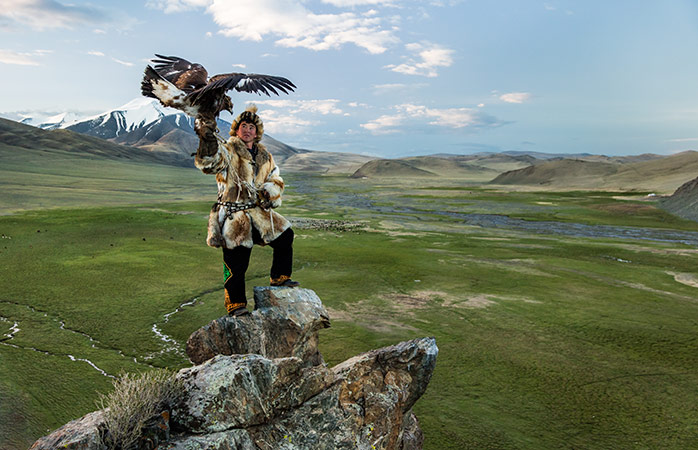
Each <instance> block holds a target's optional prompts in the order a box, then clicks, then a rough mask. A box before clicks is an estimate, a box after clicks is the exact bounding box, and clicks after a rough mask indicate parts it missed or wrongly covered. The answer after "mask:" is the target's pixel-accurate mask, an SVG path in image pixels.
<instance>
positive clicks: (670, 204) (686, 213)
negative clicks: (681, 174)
mask: <svg viewBox="0 0 698 450" xmlns="http://www.w3.org/2000/svg"><path fill="white" fill-rule="evenodd" d="M659 204H660V206H661V207H662V208H663V209H666V210H667V211H669V212H670V213H672V214H675V215H677V216H679V217H683V218H684V219H689V220H694V221H698V178H694V179H692V180H690V181H687V182H685V183H684V184H682V185H681V186H680V187H679V188H678V189H676V191H675V192H674V193H673V194H672V195H671V196H669V197H667V198H665V199H662V200H661V201H660V203H659Z"/></svg>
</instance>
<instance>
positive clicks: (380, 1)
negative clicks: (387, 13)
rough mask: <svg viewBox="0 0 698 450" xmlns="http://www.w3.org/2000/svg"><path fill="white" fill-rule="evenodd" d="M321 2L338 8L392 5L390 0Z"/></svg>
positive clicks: (324, 0)
mask: <svg viewBox="0 0 698 450" xmlns="http://www.w3.org/2000/svg"><path fill="white" fill-rule="evenodd" d="M322 3H327V4H330V5H332V6H336V7H338V8H347V7H352V6H363V5H392V4H393V2H392V1H384V0H322Z"/></svg>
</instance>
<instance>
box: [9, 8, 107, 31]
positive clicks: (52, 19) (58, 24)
mask: <svg viewBox="0 0 698 450" xmlns="http://www.w3.org/2000/svg"><path fill="white" fill-rule="evenodd" d="M0 19H3V20H2V22H5V23H8V24H10V25H22V26H28V27H30V28H32V29H34V30H39V31H42V30H46V29H53V28H72V27H73V26H77V25H84V24H93V23H102V22H105V21H107V17H106V15H105V14H104V13H103V12H102V10H100V9H97V8H94V7H91V6H77V5H74V4H67V5H64V4H62V3H59V2H57V1H54V0H0Z"/></svg>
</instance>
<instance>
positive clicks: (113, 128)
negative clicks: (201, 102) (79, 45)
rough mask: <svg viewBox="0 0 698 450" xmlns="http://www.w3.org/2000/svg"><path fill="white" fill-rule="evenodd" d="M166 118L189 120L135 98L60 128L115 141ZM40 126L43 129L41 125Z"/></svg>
mask: <svg viewBox="0 0 698 450" xmlns="http://www.w3.org/2000/svg"><path fill="white" fill-rule="evenodd" d="M168 116H173V117H175V122H181V121H188V119H189V118H188V117H187V116H186V115H184V114H183V113H181V112H179V111H177V110H174V109H171V108H165V107H164V106H162V105H160V103H158V101H157V100H155V99H150V98H136V99H133V100H131V101H130V102H128V103H126V104H125V105H123V106H120V107H118V108H115V109H112V110H110V111H106V112H103V113H102V114H97V115H95V116H92V117H87V118H84V119H82V120H79V121H77V122H73V123H71V124H66V125H64V126H63V127H61V128H67V129H69V130H72V131H77V132H78V133H83V134H89V135H90V136H96V137H100V138H102V139H115V138H118V137H119V136H123V135H125V134H127V133H130V132H132V131H134V130H136V129H139V128H142V127H144V126H147V125H149V124H152V123H153V122H156V121H158V120H160V119H162V118H163V117H168ZM40 126H41V128H44V126H43V124H42V125H40ZM192 129H193V128H192Z"/></svg>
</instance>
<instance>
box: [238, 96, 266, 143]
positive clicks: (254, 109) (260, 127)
mask: <svg viewBox="0 0 698 450" xmlns="http://www.w3.org/2000/svg"><path fill="white" fill-rule="evenodd" d="M246 112H250V113H252V117H253V118H254V124H255V126H256V127H257V136H256V137H255V138H254V141H255V142H259V141H261V140H262V135H263V134H264V123H262V119H261V118H260V117H259V116H258V115H257V105H255V104H254V103H250V104H249V105H247V108H245V111H244V112H242V113H240V115H239V116H237V117H236V118H235V120H233V123H232V124H231V125H230V135H231V136H237V131H238V128H239V127H240V119H241V118H242V116H243V114H245V113H246Z"/></svg>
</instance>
